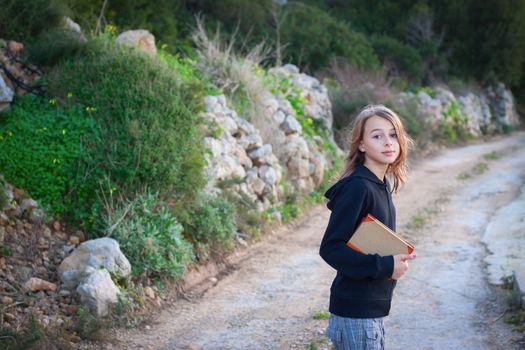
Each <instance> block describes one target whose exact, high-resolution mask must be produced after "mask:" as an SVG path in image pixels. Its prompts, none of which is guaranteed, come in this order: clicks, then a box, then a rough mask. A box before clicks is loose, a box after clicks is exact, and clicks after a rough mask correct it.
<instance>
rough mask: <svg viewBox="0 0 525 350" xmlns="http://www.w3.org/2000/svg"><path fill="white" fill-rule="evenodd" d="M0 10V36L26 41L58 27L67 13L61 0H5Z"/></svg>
mask: <svg viewBox="0 0 525 350" xmlns="http://www.w3.org/2000/svg"><path fill="white" fill-rule="evenodd" d="M1 7H2V11H0V23H2V25H1V26H0V38H3V39H11V40H18V41H26V40H28V39H30V38H32V37H35V36H37V35H38V34H40V33H42V32H44V31H46V30H48V29H50V28H54V27H57V26H58V25H59V24H60V21H61V20H62V18H63V17H64V16H65V15H66V14H67V8H66V7H65V6H64V5H63V3H62V1H59V0H31V1H20V0H4V1H2V5H1Z"/></svg>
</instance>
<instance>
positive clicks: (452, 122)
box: [438, 101, 471, 143]
mask: <svg viewBox="0 0 525 350" xmlns="http://www.w3.org/2000/svg"><path fill="white" fill-rule="evenodd" d="M443 117H444V119H445V120H444V121H443V122H441V123H440V124H439V130H438V133H439V136H440V137H441V138H443V139H444V140H445V141H447V142H450V143H455V142H457V141H458V140H468V139H469V138H470V137H471V136H470V135H469V133H468V131H467V123H468V118H467V116H466V115H465V114H464V113H463V112H462V111H461V108H460V106H459V104H458V103H457V102H456V101H450V105H449V107H448V108H447V109H446V110H445V111H443Z"/></svg>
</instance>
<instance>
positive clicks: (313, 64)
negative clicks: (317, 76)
mask: <svg viewBox="0 0 525 350" xmlns="http://www.w3.org/2000/svg"><path fill="white" fill-rule="evenodd" d="M288 10H289V13H288V16H287V17H286V21H285V22H284V24H283V26H282V33H281V35H282V42H286V43H288V46H287V47H286V50H285V58H284V59H285V61H287V60H288V61H291V62H294V63H296V64H298V65H300V66H302V67H306V68H307V69H308V70H309V71H316V70H318V69H320V68H324V67H326V66H328V64H329V62H330V60H331V58H334V57H341V58H343V59H344V60H345V61H346V62H348V63H350V64H352V65H355V66H357V67H360V68H378V67H379V60H378V58H377V56H376V55H375V53H374V50H373V48H372V46H371V45H370V44H369V42H368V40H367V39H366V37H365V36H364V35H363V34H361V33H358V32H356V31H353V30H351V29H350V27H349V26H348V25H347V24H346V23H344V22H342V21H339V20H337V19H335V18H334V17H332V16H330V15H329V14H328V13H327V12H325V11H323V10H321V9H319V8H317V7H315V6H309V5H305V4H303V3H299V2H293V3H290V5H289V8H288Z"/></svg>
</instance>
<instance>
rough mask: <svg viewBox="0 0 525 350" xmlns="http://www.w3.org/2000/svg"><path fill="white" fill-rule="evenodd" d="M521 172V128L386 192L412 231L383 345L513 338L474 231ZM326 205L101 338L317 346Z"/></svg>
mask: <svg viewBox="0 0 525 350" xmlns="http://www.w3.org/2000/svg"><path fill="white" fill-rule="evenodd" d="M491 152H495V153H491ZM484 155H485V157H484ZM487 155H489V156H487ZM487 158H488V159H487ZM482 164H485V165H482ZM524 175H525V134H524V133H516V134H514V135H513V136H511V137H506V138H502V139H500V140H496V141H492V142H490V143H483V144H477V145H471V146H467V147H462V148H457V149H452V150H447V151H444V152H443V153H441V154H440V155H439V156H437V157H434V158H432V159H427V160H425V161H422V162H420V163H419V164H418V165H417V166H415V167H414V170H413V172H412V173H411V176H410V179H409V181H410V182H409V184H408V185H407V186H406V188H405V189H403V190H402V191H401V192H400V194H399V195H398V196H397V197H396V198H395V202H396V206H397V210H398V231H399V232H402V233H403V232H404V233H405V236H407V237H408V238H409V239H410V240H412V241H413V242H414V243H415V246H416V249H417V250H416V252H417V254H418V258H417V260H416V261H415V262H414V263H412V265H411V270H410V271H409V275H408V276H406V278H404V279H402V280H401V281H400V282H399V284H398V287H397V288H396V295H395V298H394V306H393V309H392V312H391V316H390V317H389V318H388V320H387V349H388V350H393V349H404V350H406V349H417V350H421V349H452V350H454V349H515V348H517V347H515V345H513V340H512V337H513V334H512V333H511V332H510V331H509V330H508V329H507V327H505V325H503V323H502V320H501V319H499V320H498V316H499V315H500V314H501V312H502V311H503V310H504V307H505V305H504V302H505V301H504V300H500V299H499V298H496V297H495V294H494V293H493V290H492V288H491V287H490V286H489V285H488V284H487V282H486V270H485V266H484V265H483V258H484V256H485V255H486V254H487V253H486V248H485V246H484V245H483V244H482V243H481V236H482V234H483V231H484V228H485V227H486V225H487V224H488V222H489V221H490V218H491V215H492V214H493V213H494V212H495V211H496V209H497V208H499V207H501V206H502V205H505V204H507V203H508V202H509V201H511V200H512V199H513V198H514V197H515V196H516V195H517V193H518V190H519V188H520V186H521V185H522V184H523V183H524V182H525V178H524V177H523V176H524ZM328 215H329V213H328V211H327V210H326V209H325V207H324V206H318V207H316V208H315V209H314V210H313V211H312V212H311V213H310V214H309V215H308V216H309V218H308V219H307V220H305V221H304V222H303V223H302V224H300V225H297V226H296V227H294V228H292V229H290V230H288V231H286V232H282V233H280V234H279V235H274V236H271V237H269V238H268V239H266V240H265V241H264V242H261V243H259V244H257V245H255V246H254V247H253V248H251V249H252V251H253V256H251V257H250V258H249V259H247V260H245V261H244V262H243V263H242V266H240V268H239V269H237V270H235V271H233V272H232V273H230V274H229V275H227V276H225V277H224V278H222V279H221V280H220V281H219V282H218V283H217V284H216V286H214V287H213V288H210V289H209V290H208V291H207V292H206V293H205V294H204V295H203V297H202V298H200V299H198V300H195V301H193V302H190V301H186V300H180V301H177V302H176V303H175V304H174V305H173V306H172V307H170V308H169V309H166V310H163V311H162V312H161V313H160V314H159V316H158V318H157V319H156V320H155V321H154V323H152V324H150V325H149V329H140V330H133V331H123V330H121V331H119V332H118V333H117V339H118V341H117V344H118V346H115V347H112V348H118V349H193V350H196V349H203V350H204V349H206V350H207V349H214V350H215V349H235V350H237V349H238V350H241V349H242V350H244V349H293V348H297V349H306V348H307V347H308V345H310V347H311V346H313V344H314V343H315V344H319V347H321V348H328V346H326V345H325V344H327V343H326V342H325V341H323V340H322V338H323V337H322V336H321V335H320V334H321V333H322V331H323V329H324V328H325V324H326V320H323V319H321V320H315V319H314V318H313V315H314V314H315V313H316V312H320V311H321V312H326V311H327V308H328V296H329V286H330V283H331V280H332V278H333V275H334V273H333V271H332V270H331V268H330V267H328V266H327V265H326V264H325V263H324V262H323V261H322V260H321V258H320V257H319V255H318V247H319V242H320V239H321V237H322V235H323V233H324V228H325V225H326V223H327V220H328Z"/></svg>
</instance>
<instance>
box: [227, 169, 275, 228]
mask: <svg viewBox="0 0 525 350" xmlns="http://www.w3.org/2000/svg"><path fill="white" fill-rule="evenodd" d="M241 182H242V179H231V180H227V181H221V182H220V183H219V184H218V187H219V188H220V189H221V191H222V192H221V196H222V197H224V198H225V199H226V200H227V201H228V202H230V203H231V204H232V205H233V206H234V207H235V225H234V226H235V227H236V228H237V230H238V231H240V232H242V233H246V234H248V235H249V236H250V237H256V238H257V237H259V236H260V235H261V227H262V226H263V225H264V224H265V222H266V219H267V217H265V216H264V215H261V214H260V213H259V212H258V210H257V204H256V202H254V201H253V199H252V198H250V197H249V196H248V195H247V194H246V193H244V192H243V191H239V190H238V188H237V187H236V186H238V185H239V184H240V183H241Z"/></svg>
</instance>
